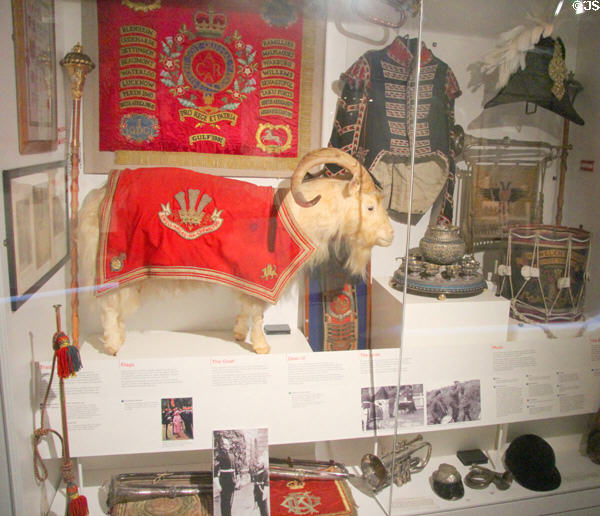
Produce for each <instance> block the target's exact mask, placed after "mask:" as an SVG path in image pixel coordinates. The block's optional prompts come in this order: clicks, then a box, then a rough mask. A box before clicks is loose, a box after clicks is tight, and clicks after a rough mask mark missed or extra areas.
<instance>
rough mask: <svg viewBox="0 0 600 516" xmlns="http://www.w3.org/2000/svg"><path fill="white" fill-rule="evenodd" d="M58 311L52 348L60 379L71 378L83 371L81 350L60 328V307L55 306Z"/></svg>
mask: <svg viewBox="0 0 600 516" xmlns="http://www.w3.org/2000/svg"><path fill="white" fill-rule="evenodd" d="M54 309H55V310H56V327H57V331H56V333H55V334H54V335H53V337H52V348H53V349H54V353H55V356H56V372H57V374H58V377H59V378H63V379H64V378H69V377H70V376H75V374H76V373H77V372H78V371H79V370H80V369H81V367H82V364H81V356H80V355H79V349H77V347H75V346H72V345H71V341H70V340H69V337H68V336H67V334H66V333H64V332H63V331H61V328H60V305H54Z"/></svg>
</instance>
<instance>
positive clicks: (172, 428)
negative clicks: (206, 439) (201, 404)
mask: <svg viewBox="0 0 600 516" xmlns="http://www.w3.org/2000/svg"><path fill="white" fill-rule="evenodd" d="M160 409H161V422H162V440H163V441H176V440H188V439H193V438H194V410H193V405H192V398H162V399H161V400H160Z"/></svg>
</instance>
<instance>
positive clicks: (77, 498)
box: [67, 484, 90, 516]
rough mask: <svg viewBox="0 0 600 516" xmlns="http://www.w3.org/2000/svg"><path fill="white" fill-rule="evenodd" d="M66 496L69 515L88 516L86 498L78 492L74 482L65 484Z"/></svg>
mask: <svg viewBox="0 0 600 516" xmlns="http://www.w3.org/2000/svg"><path fill="white" fill-rule="evenodd" d="M67 497H68V499H69V510H68V515H69V516H88V515H89V514H90V511H89V509H88V503H87V498H86V497H85V496H83V495H80V494H79V490H78V489H77V485H76V484H70V485H69V486H67Z"/></svg>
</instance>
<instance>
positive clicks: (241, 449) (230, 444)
mask: <svg viewBox="0 0 600 516" xmlns="http://www.w3.org/2000/svg"><path fill="white" fill-rule="evenodd" d="M269 514H270V506H269V439H268V429H267V428H253V429H242V430H240V429H232V430H215V431H213V515H214V516H268V515H269Z"/></svg>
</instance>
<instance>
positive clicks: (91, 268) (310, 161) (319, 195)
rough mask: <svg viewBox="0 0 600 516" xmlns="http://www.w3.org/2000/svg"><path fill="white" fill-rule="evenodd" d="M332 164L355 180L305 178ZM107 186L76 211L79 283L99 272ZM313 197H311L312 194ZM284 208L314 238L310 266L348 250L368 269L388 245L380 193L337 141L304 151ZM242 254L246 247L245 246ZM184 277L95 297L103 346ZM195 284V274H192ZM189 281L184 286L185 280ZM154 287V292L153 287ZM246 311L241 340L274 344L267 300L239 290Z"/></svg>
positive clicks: (116, 344)
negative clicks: (158, 288)
mask: <svg viewBox="0 0 600 516" xmlns="http://www.w3.org/2000/svg"><path fill="white" fill-rule="evenodd" d="M325 163H334V164H337V165H339V166H341V167H343V168H345V169H346V170H347V171H348V172H349V173H350V174H351V176H352V177H351V179H350V180H347V179H342V178H337V177H318V178H314V179H311V180H309V181H304V179H305V176H306V174H307V173H308V171H309V170H310V169H311V168H312V167H314V166H317V165H321V164H325ZM106 195H107V186H104V187H102V188H99V189H96V190H93V191H92V192H90V193H89V194H88V196H87V197H86V199H85V200H84V202H83V204H82V208H81V210H80V213H79V250H80V253H79V254H80V273H81V278H82V280H83V281H82V283H84V282H85V280H86V279H87V281H88V282H89V280H90V279H92V282H93V281H94V280H93V278H95V274H96V264H97V256H98V243H99V240H100V207H101V205H102V202H103V199H104V198H105V196H106ZM307 199H310V200H307ZM285 201H287V207H288V209H289V211H290V212H291V215H292V217H293V219H294V221H295V223H296V225H297V226H298V227H299V228H300V229H301V230H302V231H303V233H304V234H305V235H306V236H307V237H308V238H309V239H310V240H311V241H312V243H313V244H314V245H315V247H316V249H315V251H314V252H313V254H312V255H311V256H310V258H309V260H308V262H307V263H306V265H307V266H315V265H317V264H319V263H322V262H324V261H325V260H326V259H328V257H329V256H330V253H331V250H332V249H333V250H334V252H339V251H343V252H344V253H345V254H344V256H346V261H345V267H346V269H347V270H348V271H349V272H350V273H352V274H355V275H364V274H365V270H366V267H367V265H368V263H369V260H370V257H371V249H372V248H373V247H374V246H376V245H379V246H389V245H390V244H391V243H392V240H393V229H392V225H391V223H390V220H389V217H388V215H387V212H386V210H385V208H384V206H383V204H382V197H381V194H380V192H379V191H378V190H377V188H376V187H375V185H374V183H373V181H372V179H371V177H370V175H369V173H368V172H367V170H366V169H365V168H364V167H363V166H362V165H361V164H360V163H359V162H358V161H356V159H354V158H353V157H352V156H350V155H349V154H346V153H344V152H342V151H340V150H338V149H335V148H324V149H319V150H316V151H312V152H310V153H308V154H306V155H305V156H304V157H303V158H302V159H301V161H300V163H299V164H298V166H297V168H296V170H295V171H294V174H293V175H292V178H291V185H290V190H289V191H288V192H287V193H285ZM240 252H241V253H243V252H244V250H243V249H240ZM181 282H182V280H177V281H173V280H165V279H164V278H152V277H150V278H144V279H142V280H139V281H136V282H135V283H132V284H127V285H124V286H122V287H119V288H117V289H115V290H112V291H110V292H107V293H104V294H102V295H99V296H97V297H96V300H97V302H98V304H99V308H100V314H101V322H102V327H103V333H104V348H105V350H106V352H108V353H110V354H113V355H116V354H117V352H118V351H119V348H120V347H121V345H122V344H123V341H124V340H125V318H126V317H127V316H128V315H130V314H132V313H133V312H134V311H136V310H137V309H138V308H139V306H140V304H141V303H142V301H143V298H144V292H145V291H146V292H149V293H150V295H152V294H151V292H152V289H149V288H148V287H152V286H153V285H157V284H161V285H167V286H168V285H173V290H175V285H177V284H181ZM186 283H187V284H192V283H193V284H198V283H200V282H198V281H187V282H186ZM186 286H187V285H186ZM154 292H155V291H154ZM240 299H241V310H240V312H239V315H238V316H237V318H236V320H235V324H234V328H233V333H234V337H235V339H236V340H239V341H243V340H245V338H246V335H247V334H248V330H250V342H251V343H252V347H253V349H254V351H255V352H256V353H268V352H269V350H270V348H269V345H268V343H267V341H266V339H265V335H264V333H263V328H262V323H263V314H264V311H265V309H266V307H267V306H268V303H267V302H266V301H264V300H263V299H259V298H257V297H254V296H251V295H247V294H240Z"/></svg>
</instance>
